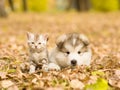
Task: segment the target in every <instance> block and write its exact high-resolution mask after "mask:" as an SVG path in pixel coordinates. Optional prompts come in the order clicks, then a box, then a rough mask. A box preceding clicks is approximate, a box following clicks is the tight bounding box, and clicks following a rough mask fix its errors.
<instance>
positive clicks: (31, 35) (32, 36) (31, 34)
mask: <svg viewBox="0 0 120 90" xmlns="http://www.w3.org/2000/svg"><path fill="white" fill-rule="evenodd" d="M27 38H28V40H30V39H33V38H34V34H33V33H31V32H27Z"/></svg>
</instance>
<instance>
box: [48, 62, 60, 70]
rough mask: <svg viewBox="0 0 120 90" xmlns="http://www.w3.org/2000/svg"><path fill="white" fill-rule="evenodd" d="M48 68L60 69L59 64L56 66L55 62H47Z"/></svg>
mask: <svg viewBox="0 0 120 90" xmlns="http://www.w3.org/2000/svg"><path fill="white" fill-rule="evenodd" d="M48 70H57V71H59V70H60V66H58V65H57V64H55V63H49V64H48Z"/></svg>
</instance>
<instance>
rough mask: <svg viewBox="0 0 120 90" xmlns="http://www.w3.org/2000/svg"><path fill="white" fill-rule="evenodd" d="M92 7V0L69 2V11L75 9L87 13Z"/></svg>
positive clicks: (73, 0) (70, 0) (71, 0)
mask: <svg viewBox="0 0 120 90" xmlns="http://www.w3.org/2000/svg"><path fill="white" fill-rule="evenodd" d="M90 6H91V5H90V0H69V5H68V9H70V8H75V9H76V10H77V11H87V10H89V9H90Z"/></svg>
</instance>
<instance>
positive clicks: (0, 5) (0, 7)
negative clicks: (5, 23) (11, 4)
mask: <svg viewBox="0 0 120 90" xmlns="http://www.w3.org/2000/svg"><path fill="white" fill-rule="evenodd" d="M6 16H7V13H6V11H5V0H0V17H6Z"/></svg>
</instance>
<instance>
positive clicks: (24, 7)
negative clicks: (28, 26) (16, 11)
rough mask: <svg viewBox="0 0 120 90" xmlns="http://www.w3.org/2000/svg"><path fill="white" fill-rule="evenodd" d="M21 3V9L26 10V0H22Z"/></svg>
mask: <svg viewBox="0 0 120 90" xmlns="http://www.w3.org/2000/svg"><path fill="white" fill-rule="evenodd" d="M22 3H23V10H24V11H27V0H22Z"/></svg>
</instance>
